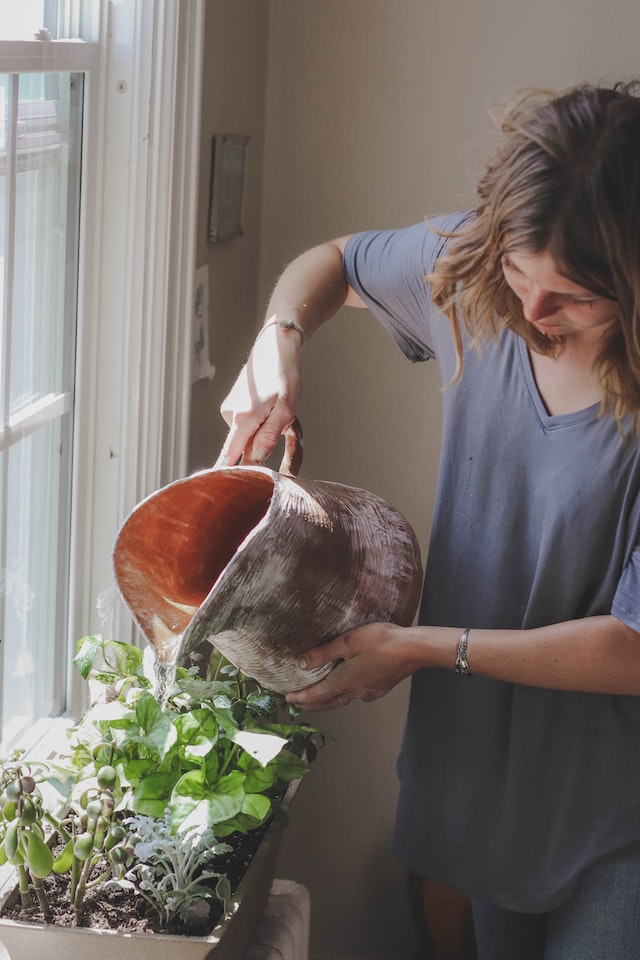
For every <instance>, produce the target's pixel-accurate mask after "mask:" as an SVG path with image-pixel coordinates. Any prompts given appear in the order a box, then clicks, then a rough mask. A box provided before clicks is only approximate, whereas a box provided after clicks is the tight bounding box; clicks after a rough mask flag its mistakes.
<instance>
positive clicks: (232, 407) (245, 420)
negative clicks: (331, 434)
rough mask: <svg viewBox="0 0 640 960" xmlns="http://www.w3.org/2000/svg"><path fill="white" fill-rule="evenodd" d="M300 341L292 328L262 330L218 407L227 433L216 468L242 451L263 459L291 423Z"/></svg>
mask: <svg viewBox="0 0 640 960" xmlns="http://www.w3.org/2000/svg"><path fill="white" fill-rule="evenodd" d="M301 352H302V338H301V336H300V334H299V333H298V331H297V330H295V329H292V328H287V329H284V328H282V327H280V326H278V325H277V324H275V323H274V324H272V325H270V326H266V327H265V328H264V329H263V330H262V331H261V333H260V335H259V336H258V339H257V340H256V342H255V343H254V345H253V349H252V351H251V353H250V355H249V359H248V360H247V362H246V364H245V366H244V367H243V368H242V370H241V371H240V374H239V376H238V379H237V380H236V382H235V383H234V385H233V387H232V388H231V390H230V392H229V394H228V395H227V397H226V398H225V400H224V401H223V403H222V406H221V408H220V411H221V413H222V416H223V417H224V419H225V420H226V422H227V423H228V424H229V433H228V434H227V438H226V440H225V443H224V445H223V447H222V450H221V451H220V455H219V457H218V460H217V461H216V466H217V467H224V466H232V465H233V464H235V463H237V462H238V460H239V459H240V457H241V456H242V454H243V453H245V451H246V454H247V456H248V458H249V459H251V460H256V461H264V460H266V459H267V457H268V456H269V454H270V453H271V451H272V450H273V448H274V447H275V446H276V444H277V443H278V440H279V438H280V435H281V434H282V433H283V432H284V431H285V430H286V429H287V427H288V426H289V425H290V424H291V423H292V421H293V419H294V417H295V415H296V410H297V408H298V405H299V403H300V397H301V395H302V377H301V369H300V368H301Z"/></svg>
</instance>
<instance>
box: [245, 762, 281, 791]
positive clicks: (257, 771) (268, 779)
mask: <svg viewBox="0 0 640 960" xmlns="http://www.w3.org/2000/svg"><path fill="white" fill-rule="evenodd" d="M278 779H279V776H278V772H277V770H275V769H274V768H273V767H271V766H269V767H261V766H260V764H256V765H255V766H253V767H252V768H251V769H249V770H246V771H245V790H247V792H248V793H264V792H265V791H266V790H268V789H269V787H272V786H273V784H274V783H275V782H276V780H278Z"/></svg>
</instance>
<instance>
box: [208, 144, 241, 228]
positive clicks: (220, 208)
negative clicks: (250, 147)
mask: <svg viewBox="0 0 640 960" xmlns="http://www.w3.org/2000/svg"><path fill="white" fill-rule="evenodd" d="M248 143H249V137H244V136H237V135H235V134H229V133H218V134H216V135H215V136H214V138H213V143H212V153H211V192H210V196H209V237H208V239H209V243H219V242H220V241H221V240H232V239H233V237H241V236H242V232H243V231H242V195H243V192H244V170H245V164H246V155H247V144H248Z"/></svg>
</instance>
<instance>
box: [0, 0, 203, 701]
mask: <svg viewBox="0 0 640 960" xmlns="http://www.w3.org/2000/svg"><path fill="white" fill-rule="evenodd" d="M66 15H67V17H68V18H70V19H69V23H70V24H71V27H70V29H73V28H75V27H77V28H78V29H80V27H82V26H84V28H85V38H84V39H83V40H81V41H79V40H34V41H15V42H14V41H0V71H2V72H27V71H32V72H47V71H55V70H68V71H70V72H71V71H73V72H82V73H84V74H85V102H84V140H83V154H82V174H81V178H82V181H81V182H82V202H81V215H80V227H79V230H80V265H79V277H80V280H79V287H78V320H77V350H76V383H75V396H74V424H75V426H74V444H73V446H74V454H73V468H72V480H71V487H72V511H71V563H70V577H69V580H70V590H69V623H68V635H67V638H66V641H67V649H68V657H67V666H66V688H67V698H66V712H67V713H68V714H71V715H78V714H79V713H80V712H82V710H83V709H84V708H85V706H86V702H85V697H86V692H85V685H84V684H83V683H82V682H81V680H80V678H79V677H78V676H77V671H75V670H74V669H73V668H72V664H71V659H72V656H73V653H74V652H75V649H76V645H77V642H78V640H79V638H80V637H81V636H83V635H85V634H88V633H93V632H105V631H106V630H108V632H109V635H110V636H113V637H116V638H118V639H131V638H132V637H133V636H134V633H135V631H134V630H133V625H132V623H131V618H130V617H129V615H128V614H127V612H126V611H125V610H124V607H123V606H122V605H121V604H116V606H115V608H114V610H113V616H112V617H110V618H109V621H108V622H107V623H106V624H105V623H103V622H102V620H101V617H100V614H99V612H98V610H97V598H98V596H99V595H100V594H102V593H103V592H104V591H105V590H109V589H111V590H113V586H114V582H113V573H112V567H111V551H112V545H113V542H114V539H115V536H116V534H117V531H118V529H119V526H120V524H121V523H122V521H123V520H124V518H125V517H126V515H127V514H128V513H129V511H130V510H131V509H132V508H133V507H134V505H135V504H136V503H137V502H138V501H139V500H141V499H142V498H143V497H145V496H146V495H148V494H149V493H151V492H152V491H153V490H155V489H157V488H158V487H160V486H162V485H163V484H165V483H168V482H170V481H171V480H173V479H175V478H176V477H178V476H181V475H183V474H184V472H185V470H186V469H187V453H188V451H187V443H188V436H189V430H188V421H189V415H190V392H191V391H190V363H191V350H190V346H191V323H190V318H191V314H192V311H191V304H192V298H193V286H194V273H195V244H196V225H197V195H198V191H197V188H198V159H199V131H200V98H201V83H202V79H201V78H202V55H203V51H202V39H203V36H204V0H190V2H189V3H188V4H177V3H174V2H173V0H155V2H154V3H153V4H150V3H148V2H147V0H121V2H119V3H117V4H114V3H111V2H109V0H98V2H95V0H94V2H92V0H86V2H85V3H84V4H83V2H81V0H71V2H70V3H69V6H68V8H67V14H66ZM185 319H186V321H187V322H185Z"/></svg>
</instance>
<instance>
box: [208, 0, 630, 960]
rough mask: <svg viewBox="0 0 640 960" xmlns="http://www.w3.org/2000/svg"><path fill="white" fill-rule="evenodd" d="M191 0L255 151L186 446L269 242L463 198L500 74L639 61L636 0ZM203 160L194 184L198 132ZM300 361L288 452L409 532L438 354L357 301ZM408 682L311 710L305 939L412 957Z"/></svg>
mask: <svg viewBox="0 0 640 960" xmlns="http://www.w3.org/2000/svg"><path fill="white" fill-rule="evenodd" d="M209 7H210V18H209V22H208V27H207V45H208V46H207V68H206V71H207V72H206V89H205V108H204V111H203V130H204V134H205V137H204V138H205V141H206V140H207V138H208V137H209V135H210V134H211V132H214V129H215V128H216V127H217V125H218V124H222V125H225V126H227V127H229V128H231V127H233V128H234V130H235V131H237V132H249V133H251V134H252V138H253V139H252V150H251V155H252V164H256V167H253V168H252V171H251V179H250V184H249V197H248V200H249V205H248V209H247V221H246V222H247V231H246V236H245V237H243V238H242V239H240V240H237V241H231V242H230V243H229V244H228V245H227V246H226V247H225V248H224V249H223V246H224V245H220V247H219V248H218V249H216V248H213V247H209V248H207V246H206V244H205V243H204V240H203V236H204V234H203V228H201V229H200V242H199V252H200V254H201V255H202V258H199V262H203V259H204V260H206V259H207V258H208V262H209V265H210V270H211V288H212V289H211V297H212V313H211V341H212V348H211V359H212V362H213V363H214V364H215V365H216V367H217V370H218V372H217V374H216V378H215V380H214V381H213V383H212V384H204V385H198V386H197V388H196V390H195V391H194V418H193V419H194V424H193V445H192V462H193V463H194V465H198V464H199V463H203V462H207V461H208V460H209V459H211V458H212V456H213V454H214V453H215V452H216V450H217V446H218V445H219V442H221V438H222V436H223V432H222V429H221V427H219V426H218V419H217V412H216V411H217V406H218V404H219V402H220V400H221V399H222V397H223V396H224V392H225V391H226V389H227V388H228V385H229V384H230V382H231V380H232V379H233V377H234V376H235V374H236V372H237V369H238V366H239V364H240V362H241V359H242V357H243V356H244V354H245V352H246V350H247V349H248V346H249V340H250V336H251V331H252V329H253V325H254V324H255V322H256V319H257V315H258V313H259V311H260V309H261V304H263V303H264V302H265V299H266V296H267V294H268V291H269V288H270V287H271V285H272V283H273V281H274V280H275V277H276V276H277V274H278V273H279V272H280V270H281V268H282V266H283V264H284V263H285V262H286V261H287V260H288V259H290V258H291V257H292V256H293V255H295V254H296V253H297V252H298V251H300V250H302V249H303V248H305V247H307V246H309V245H310V244H313V243H316V242H319V241H321V240H323V239H325V238H326V237H331V236H335V235H338V234H342V233H345V232H350V231H353V230H357V229H362V228H367V227H376V226H395V225H402V224H405V223H412V222H415V221H416V220H418V219H420V218H421V217H422V216H423V215H424V214H428V213H435V212H438V211H440V210H446V209H451V208H455V207H458V206H463V205H465V204H466V203H470V202H472V196H473V190H472V188H473V184H474V182H475V179H476V176H477V174H478V173H479V171H480V170H481V167H482V162H483V158H484V157H485V156H486V153H487V150H488V147H489V145H490V143H491V142H492V139H493V136H494V134H493V131H492V127H491V124H490V121H489V119H488V107H489V106H490V105H491V104H493V103H495V102H496V101H498V100H499V99H500V98H501V97H502V96H504V95H505V94H507V93H508V92H510V91H512V90H514V89H516V88H518V87H521V86H523V85H527V84H536V85H544V86H551V87H559V86H564V85H568V84H571V83H574V82H580V81H582V80H586V79H588V80H599V79H609V80H610V79H617V78H619V77H625V76H631V75H632V74H633V72H634V71H637V72H638V73H640V64H639V61H638V58H637V39H638V36H640V5H638V3H637V0H610V2H609V3H607V4H602V3H601V0H563V2H562V3H561V4H559V3H557V2H556V0H538V2H537V3H529V2H527V3H524V2H520V0H430V2H429V0H271V3H270V5H268V4H267V2H266V0H253V2H251V0H244V2H242V0H227V2H222V0H216V2H211V0H209ZM268 9H269V10H270V14H271V16H270V20H269V22H267V19H268V18H267V11H268ZM267 29H268V31H269V32H268V33H267ZM267 51H268V62H267ZM265 76H268V85H267V94H266V101H264V100H263V97H264V81H265ZM263 103H266V114H265V115H264V116H263V114H262V106H263ZM263 121H264V127H263ZM263 130H264V137H265V140H264V155H263V157H262V158H260V157H258V156H257V154H258V150H259V145H260V143H261V137H262V134H263ZM223 132H226V131H223ZM260 159H262V160H263V162H264V166H263V169H262V177H263V181H262V191H261V193H260V182H259V181H260V170H259V169H258V166H259V163H260ZM203 167H204V168H205V169H203V205H204V204H206V199H205V189H204V180H205V174H207V175H208V169H209V167H208V153H207V151H206V150H205V148H204V147H203ZM260 197H261V202H262V215H261V218H260V217H259V214H260V211H259V209H258V206H257V204H258V202H259V200H260ZM258 230H261V233H260V242H259V246H258V235H257V231H258ZM258 271H259V273H258ZM304 371H305V395H304V399H303V406H302V409H301V419H302V423H303V426H304V430H305V439H306V444H305V464H304V467H303V473H305V474H306V475H307V476H309V477H314V478H317V479H333V480H341V481H344V482H347V483H353V484H356V485H360V486H364V487H367V488H369V489H371V490H374V491H376V492H377V493H380V494H382V495H383V496H385V497H387V498H388V499H390V500H391V501H392V502H393V503H394V504H395V505H396V506H397V507H398V508H400V509H401V510H402V511H403V512H405V514H406V515H407V516H408V517H409V519H410V520H411V521H412V522H413V523H414V525H415V527H416V529H417V531H418V533H419V535H420V538H421V541H422V543H423V545H424V544H426V538H427V533H428V527H429V522H430V511H431V503H432V499H433V490H434V482H435V472H436V465H437V457H438V443H439V429H440V428H439V409H440V403H439V394H438V383H437V378H436V370H435V369H430V365H428V364H427V365H420V366H415V367H413V366H411V365H410V364H408V363H407V362H406V361H404V359H403V358H402V357H401V355H400V354H399V352H398V351H397V350H396V349H395V348H394V347H393V345H392V344H391V341H389V340H388V338H387V336H386V335H385V334H384V333H383V332H382V331H381V330H379V329H378V328H377V326H376V325H375V324H374V323H372V322H371V320H370V317H369V316H368V314H365V313H364V312H359V311H348V310H345V311H343V313H342V314H341V315H340V318H339V320H338V321H337V322H336V323H335V324H334V325H333V327H330V328H327V329H326V330H323V331H321V333H320V334H318V336H317V337H316V338H314V340H312V341H311V343H310V344H309V346H308V348H306V349H305V358H304ZM406 695H407V687H406V684H405V685H401V687H400V688H397V689H396V690H395V691H394V692H393V693H392V694H391V695H390V696H388V697H386V698H385V699H384V700H381V701H378V702H377V703H375V704H371V705H362V704H352V705H351V706H349V707H348V708H347V709H345V710H341V711H335V712H333V713H331V714H325V715H322V716H317V717H314V718H313V719H314V720H315V721H317V722H318V723H319V724H321V725H323V726H324V727H325V728H326V729H328V730H330V731H331V733H332V734H333V735H334V736H335V741H334V742H329V743H328V745H327V747H326V749H325V750H324V752H323V754H322V756H321V759H320V760H319V761H318V763H317V766H316V769H315V772H314V773H312V774H311V775H310V777H309V779H308V781H307V783H306V784H305V786H304V788H303V790H302V791H301V794H300V796H299V799H298V801H297V805H296V808H294V811H293V823H292V825H291V826H290V828H289V830H288V832H287V835H286V839H285V845H284V849H283V853H282V856H281V860H280V868H279V873H280V875H281V876H287V877H290V878H292V879H297V880H300V881H302V882H304V883H306V884H307V886H308V887H309V888H310V890H311V896H312V957H313V960H320V958H322V960H328V958H332V960H337V958H361V960H364V958H367V960H404V958H409V957H411V956H412V936H411V930H410V924H409V918H408V915H407V910H406V907H405V904H404V890H403V875H402V871H401V870H400V868H399V867H398V866H397V865H396V864H395V863H394V862H393V860H392V858H391V855H390V850H389V844H390V836H391V832H392V825H393V814H394V803H395V796H396V782H395V773H394V762H395V755H396V752H397V746H398V742H399V738H400V735H401V728H402V723H403V714H404V707H405V702H406ZM452 763H455V757H452Z"/></svg>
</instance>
